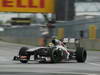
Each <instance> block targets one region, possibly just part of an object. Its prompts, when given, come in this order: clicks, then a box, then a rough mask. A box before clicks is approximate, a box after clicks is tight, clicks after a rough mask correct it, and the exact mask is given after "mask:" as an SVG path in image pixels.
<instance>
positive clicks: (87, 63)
mask: <svg viewBox="0 0 100 75" xmlns="http://www.w3.org/2000/svg"><path fill="white" fill-rule="evenodd" d="M87 64H90V65H94V66H99V67H100V64H96V63H87Z"/></svg>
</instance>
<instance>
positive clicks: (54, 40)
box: [52, 39, 60, 45]
mask: <svg viewBox="0 0 100 75" xmlns="http://www.w3.org/2000/svg"><path fill="white" fill-rule="evenodd" d="M52 43H53V44H54V45H58V44H59V43H60V42H59V40H57V39H53V40H52Z"/></svg>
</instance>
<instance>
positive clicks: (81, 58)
mask: <svg viewBox="0 0 100 75" xmlns="http://www.w3.org/2000/svg"><path fill="white" fill-rule="evenodd" d="M86 58H87V51H86V50H85V49H84V48H82V47H78V48H77V50H76V60H77V62H79V63H84V62H85V61H86Z"/></svg>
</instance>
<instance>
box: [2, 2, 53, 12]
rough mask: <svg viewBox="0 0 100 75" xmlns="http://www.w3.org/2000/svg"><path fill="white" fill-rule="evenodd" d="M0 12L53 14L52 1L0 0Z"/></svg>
mask: <svg viewBox="0 0 100 75" xmlns="http://www.w3.org/2000/svg"><path fill="white" fill-rule="evenodd" d="M0 12H33V13H53V12H54V0H0Z"/></svg>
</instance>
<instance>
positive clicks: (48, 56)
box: [13, 45, 87, 63]
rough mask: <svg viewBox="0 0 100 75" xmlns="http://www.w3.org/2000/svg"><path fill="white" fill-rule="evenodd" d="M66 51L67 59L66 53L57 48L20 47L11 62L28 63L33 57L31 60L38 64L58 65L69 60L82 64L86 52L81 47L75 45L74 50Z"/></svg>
mask: <svg viewBox="0 0 100 75" xmlns="http://www.w3.org/2000/svg"><path fill="white" fill-rule="evenodd" d="M67 51H68V52H69V58H67V54H66V52H65V51H63V50H61V48H58V47H57V46H47V47H36V48H31V49H29V48H27V47H22V48H21V49H20V50H19V53H18V56H14V58H13V60H19V61H20V62H21V63H28V61H30V57H31V56H33V60H34V61H38V62H39V63H46V62H52V63H58V62H62V61H70V60H76V61H77V62H79V63H84V62H85V61H86V58H87V51H86V50H85V49H84V48H83V47H80V46H77V45H76V46H75V49H74V50H72V49H69V48H67Z"/></svg>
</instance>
